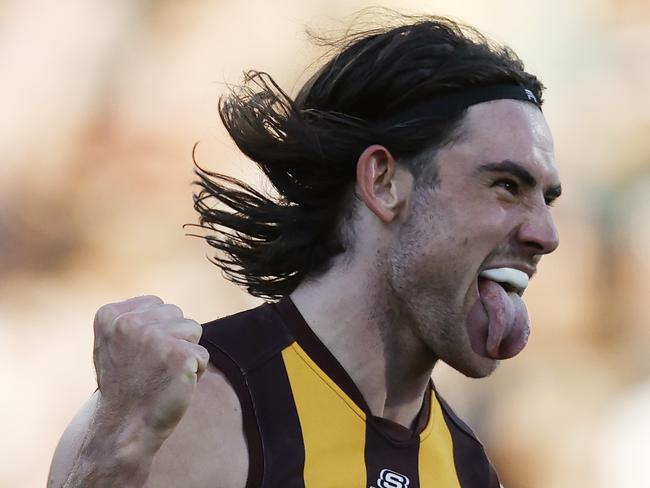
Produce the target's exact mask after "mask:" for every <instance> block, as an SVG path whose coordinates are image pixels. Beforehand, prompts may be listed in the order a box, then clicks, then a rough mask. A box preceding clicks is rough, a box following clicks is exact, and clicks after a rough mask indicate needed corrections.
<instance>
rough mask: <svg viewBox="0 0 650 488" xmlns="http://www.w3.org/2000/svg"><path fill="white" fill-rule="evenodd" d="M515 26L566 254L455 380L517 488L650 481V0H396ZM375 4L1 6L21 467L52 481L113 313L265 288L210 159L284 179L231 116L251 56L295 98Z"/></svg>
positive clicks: (25, 1)
mask: <svg viewBox="0 0 650 488" xmlns="http://www.w3.org/2000/svg"><path fill="white" fill-rule="evenodd" d="M375 4H378V5H383V6H387V7H392V8H395V9H398V10H400V9H403V10H406V11H408V12H419V13H435V14H447V15H452V16H454V17H456V18H460V19H463V20H464V21H467V22H469V23H471V24H474V25H476V26H477V27H479V28H480V29H482V30H483V31H484V32H485V33H486V34H488V35H489V36H491V37H493V38H495V39H496V40H498V41H501V42H506V43H508V44H510V45H511V46H512V47H513V48H514V49H515V50H516V51H517V52H518V54H519V55H520V56H521V57H522V58H523V59H524V61H525V62H526V65H527V68H528V69H529V70H530V71H532V72H533V73H536V74H538V76H539V77H540V78H541V79H542V81H543V82H544V83H545V85H546V86H547V88H548V89H547V92H546V103H545V106H544V111H545V114H546V116H547V118H548V120H549V123H550V125H551V128H552V129H553V131H554V135H555V138H556V141H555V142H556V154H557V160H558V165H559V168H560V171H561V174H562V179H563V186H564V196H563V197H562V198H561V199H560V201H558V203H557V205H556V207H555V209H554V213H555V217H556V219H557V223H558V226H559V230H560V236H561V245H560V249H559V250H558V251H557V252H556V253H555V254H554V255H552V256H549V257H547V258H545V259H544V260H543V261H542V264H541V265H540V273H539V276H537V277H536V278H535V279H534V280H533V282H532V284H531V287H530V288H529V291H527V303H528V306H529V309H530V311H531V316H532V319H533V329H534V330H533V336H532V339H531V341H530V344H529V346H528V348H527V350H526V351H525V352H524V353H523V354H522V355H521V356H519V357H517V358H515V359H513V360H510V361H506V362H504V364H503V365H502V366H501V367H500V369H499V371H498V372H497V373H496V374H495V375H494V376H493V377H491V378H489V379H486V380H480V381H476V380H468V379H466V378H463V377H461V376H459V375H458V374H456V373H454V372H452V371H450V370H448V369H446V368H445V367H444V366H441V367H440V368H438V369H437V371H436V373H435V375H436V380H437V382H438V384H439V387H440V389H441V390H442V391H443V393H444V394H445V395H446V396H447V397H448V399H449V400H450V403H452V405H453V406H454V407H455V408H456V410H457V411H458V412H459V413H460V414H461V416H462V417H464V418H466V419H467V420H468V423H470V425H472V427H474V428H475V430H476V431H477V432H478V433H479V435H480V437H481V438H482V440H483V442H484V444H486V446H487V449H488V452H489V453H490V454H491V457H492V458H493V461H494V463H495V464H496V466H497V467H498V469H499V471H500V473H501V476H502V478H503V482H504V485H505V486H506V487H508V488H518V487H520V488H543V487H544V488H546V487H554V488H565V487H566V488H569V487H571V488H575V487H592V486H593V487H597V488H599V487H605V486H608V487H609V486H616V487H630V488H632V487H634V488H639V487H650V466H649V465H648V463H647V457H648V456H647V448H646V447H645V443H646V442H647V438H648V436H649V435H650V418H649V417H650V416H649V415H648V412H650V353H649V351H650V304H649V300H650V280H648V279H647V276H648V275H649V274H650V252H648V249H650V137H648V134H650V90H648V87H650V63H648V62H647V60H648V57H649V56H650V5H648V4H647V3H646V2H643V1H642V0H599V1H596V2H594V1H591V0H590V1H587V0H565V1H562V0H549V1H547V2H539V3H537V4H536V6H535V8H534V9H532V8H530V5H529V4H527V3H525V2H517V1H515V0H494V1H491V2H477V1H469V0H463V1H459V0H445V1H435V2H434V1H424V0H420V1H416V0H410V1H406V0H403V1H397V0H396V1H393V2H389V1H377V2H375ZM368 5H370V4H369V3H367V2H362V1H345V2H344V1H342V0H335V1H325V0H318V1H313V2H299V1H298V0H281V1H278V2H262V1H261V0H251V1H248V2H234V1H229V0H227V1H223V2H209V1H207V0H193V1H185V2H181V1H179V0H130V1H128V2H127V1H114V2H105V1H100V0H83V1H82V0H63V1H61V2H45V1H37V0H20V1H19V0H9V1H5V2H1V3H0V72H1V73H2V76H1V77H0V106H2V109H1V110H0V113H1V114H2V115H1V116H0V124H1V126H2V127H1V130H0V384H1V385H2V390H1V391H2V393H1V395H2V397H1V399H0V432H2V438H3V441H2V442H1V443H0V486H12V487H13V486H16V487H18V486H21V487H27V488H32V487H37V486H43V485H44V483H45V479H46V476H47V470H48V466H49V460H50V458H51V455H52V452H53V450H54V447H55V445H56V442H57V440H58V437H59V436H60V434H61V432H62V431H63V429H64V428H65V425H66V424H67V422H68V421H69V420H70V418H71V417H72V416H73V415H74V413H75V411H76V410H77V409H78V408H79V406H80V405H81V404H82V403H83V401H84V400H85V399H86V398H87V397H88V396H89V395H90V394H91V393H92V391H93V389H94V388H95V384H94V377H93V368H92V319H93V315H94V311H95V310H96V309H97V308H98V307H99V306H101V305H102V304H103V303H106V302H110V301H118V300H122V299H125V298H127V297H130V296H133V295H142V294H155V295H158V296H160V297H161V298H163V299H164V300H165V301H167V302H172V303H176V304H178V305H179V306H180V307H181V308H182V309H183V310H184V311H185V313H186V315H188V316H190V317H192V318H194V319H195V320H198V321H208V320H211V319H214V318H216V317H217V316H222V315H225V314H228V313H231V312H234V311H237V310H240V309H243V308H245V307H248V306H250V305H253V304H255V303H256V300H254V299H252V298H251V297H249V296H247V295H246V294H245V293H244V292H243V291H242V290H239V289H237V288H236V287H234V286H233V285H231V284H228V283H227V282H226V281H225V280H224V279H223V278H222V276H221V275H220V273H219V271H218V269H217V268H215V267H214V266H213V265H211V264H210V263H209V262H208V260H207V259H206V255H210V253H211V249H210V248H208V247H207V246H206V245H205V244H204V243H203V242H201V241H200V240H199V239H196V238H192V237H188V236H185V235H184V234H185V232H186V231H185V230H183V228H182V224H185V223H193V222H196V217H195V215H194V212H193V210H192V198H191V194H192V190H193V189H192V186H191V182H192V180H193V174H192V160H191V152H192V147H193V145H194V143H195V142H197V141H198V142H199V144H198V147H197V153H196V155H197V159H198V161H199V162H200V163H201V165H202V166H204V167H206V168H208V169H212V170H218V171H222V172H226V173H228V174H231V175H233V176H235V177H238V178H244V179H246V180H247V181H249V182H251V183H252V184H253V185H256V186H260V187H263V186H264V182H263V180H262V177H261V176H260V175H259V174H258V173H256V172H255V170H254V168H252V167H251V165H250V164H248V163H247V162H246V159H245V158H244V157H243V156H242V155H240V154H238V153H237V151H236V150H235V148H234V147H233V144H232V143H231V142H230V141H229V140H228V138H227V137H226V135H225V131H224V130H223V128H222V127H221V126H220V123H219V119H218V113H217V109H216V106H217V99H218V96H219V94H220V93H221V92H222V91H223V90H224V87H225V85H226V84H227V83H236V82H238V81H239V80H240V78H241V71H243V70H244V69H249V68H255V69H258V70H265V71H268V72H270V73H271V74H272V75H273V76H274V77H275V79H276V80H277V81H278V82H279V83H280V85H281V86H282V87H283V88H285V89H286V90H287V91H288V92H289V93H295V92H296V91H297V88H298V87H299V85H300V82H301V81H304V80H305V79H306V77H307V76H308V74H309V73H310V72H311V71H313V69H314V68H315V66H317V65H318V62H317V61H316V64H315V65H314V64H312V63H313V62H314V61H315V60H317V59H318V56H319V55H320V54H322V52H321V51H319V49H318V48H317V47H316V46H313V45H310V44H309V42H308V39H307V36H306V35H305V33H304V27H305V26H306V25H308V26H311V27H314V28H316V29H320V30H321V31H324V32H326V33H330V34H333V35H335V33H336V32H337V30H338V31H343V30H344V29H345V28H346V27H347V26H348V23H349V21H350V19H352V18H353V17H352V14H353V13H354V12H355V11H357V10H359V9H361V8H363V7H367V6H368Z"/></svg>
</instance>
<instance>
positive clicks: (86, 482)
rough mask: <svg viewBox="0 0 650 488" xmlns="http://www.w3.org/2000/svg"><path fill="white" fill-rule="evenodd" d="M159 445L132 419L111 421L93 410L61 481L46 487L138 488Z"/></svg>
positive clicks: (149, 433)
mask: <svg viewBox="0 0 650 488" xmlns="http://www.w3.org/2000/svg"><path fill="white" fill-rule="evenodd" d="M161 445H162V440H161V439H160V438H159V437H158V436H156V435H154V434H153V433H152V432H151V431H150V430H149V429H147V428H145V427H144V426H143V424H142V423H139V422H137V421H135V419H132V418H129V419H123V420H121V421H119V422H115V420H110V417H108V416H107V415H105V414H104V415H102V413H101V410H100V409H97V410H96V411H95V414H94V415H93V419H92V422H91V424H90V426H89V428H88V430H87V431H86V435H85V437H84V439H83V442H82V443H81V445H80V447H79V450H78V452H77V453H76V455H75V458H74V462H73V463H72V466H71V469H70V470H69V474H68V475H67V477H66V478H65V481H62V480H61V479H60V480H59V481H58V482H57V481H55V480H54V479H51V480H50V484H49V487H50V488H59V487H60V488H81V487H84V488H85V487H93V488H117V487H120V488H121V487H124V488H140V487H142V486H144V485H145V483H146V481H147V479H148V477H149V472H150V470H151V465H152V462H153V458H154V456H155V454H156V452H157V451H158V449H159V448H160V446H161ZM57 483H58V484H57Z"/></svg>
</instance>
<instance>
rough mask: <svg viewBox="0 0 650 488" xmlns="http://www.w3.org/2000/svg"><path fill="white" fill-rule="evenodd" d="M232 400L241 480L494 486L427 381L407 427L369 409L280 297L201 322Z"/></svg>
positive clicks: (470, 438)
mask: <svg viewBox="0 0 650 488" xmlns="http://www.w3.org/2000/svg"><path fill="white" fill-rule="evenodd" d="M200 344H201V345H203V346H204V347H205V348H206V349H207V350H208V351H209V353H210V361H211V362H212V363H213V364H214V365H215V367H216V368H217V369H219V370H220V371H222V372H223V374H224V375H225V376H226V378H228V380H229V381H230V383H231V384H232V386H233V388H234V389H235V391H236V392H237V395H238V398H239V400H240V403H241V406H242V413H243V421H244V433H245V435H246V441H247V445H248V452H249V457H250V463H249V472H248V481H247V484H246V487H247V488H277V487H283V488H499V486H500V485H499V481H498V478H497V475H496V473H495V470H494V469H493V467H492V465H491V464H490V462H489V460H488V458H487V456H486V454H485V451H484V449H483V446H482V445H481V444H480V442H479V441H478V440H477V438H476V437H475V436H474V434H473V433H472V431H471V430H470V429H469V427H467V426H466V425H465V424H464V423H463V422H462V421H461V420H460V419H458V417H457V416H456V415H455V414H454V413H453V412H452V410H451V409H450V408H449V406H448V405H447V404H446V403H445V401H444V400H443V399H442V398H441V397H440V396H439V395H438V393H437V392H436V391H435V389H434V388H433V384H432V383H431V384H430V387H429V388H428V389H427V394H426V395H425V398H424V402H423V406H422V409H421V410H420V413H419V414H418V416H417V418H416V420H415V422H414V427H413V429H407V428H405V427H403V426H401V425H398V424H397V423H394V422H391V421H389V420H386V419H382V418H379V417H375V416H373V415H372V413H371V412H370V409H369V408H368V406H367V404H366V402H365V400H364V398H363V396H362V395H361V393H360V392H359V390H358V389H357V387H356V385H355V384H354V382H353V381H352V379H351V378H350V376H349V375H348V374H347V372H346V371H345V370H344V369H343V367H342V366H341V365H340V363H339V362H338V361H337V360H336V359H335V358H334V356H333V355H332V354H331V353H330V352H329V350H328V349H327V348H326V347H325V345H324V344H323V343H322V342H321V341H320V340H319V339H318V337H317V336H316V334H315V333H314V332H313V331H312V330H311V329H310V328H309V326H308V325H307V323H306V322H305V320H304V319H303V317H302V316H301V315H300V312H299V311H298V309H297V308H296V307H295V305H294V304H293V302H292V301H291V300H290V299H289V298H285V299H283V300H281V301H280V302H279V303H275V304H264V305H261V306H259V307H257V308H254V309H252V310H247V311H244V312H241V313H238V314H236V315H232V316H230V317H225V318H222V319H218V320H215V321H212V322H209V323H207V324H204V325H203V336H202V338H201V341H200Z"/></svg>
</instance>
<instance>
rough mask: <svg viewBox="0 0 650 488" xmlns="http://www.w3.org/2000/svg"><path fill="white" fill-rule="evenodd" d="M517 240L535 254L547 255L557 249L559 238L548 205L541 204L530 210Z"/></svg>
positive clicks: (520, 228)
mask: <svg viewBox="0 0 650 488" xmlns="http://www.w3.org/2000/svg"><path fill="white" fill-rule="evenodd" d="M518 238H519V241H520V242H521V243H522V244H523V245H525V246H526V247H529V248H531V249H533V250H534V251H535V253H536V254H549V253H552V252H553V251H555V250H556V249H557V247H558V246H559V245H560V237H559V235H558V232H557V227H556V226H555V221H554V220H553V216H552V215H551V212H550V209H549V207H548V205H546V204H543V203H542V204H540V205H537V206H535V208H533V209H531V211H530V213H529V214H528V215H527V218H526V220H525V221H524V222H523V223H522V224H521V226H520V227H519V232H518Z"/></svg>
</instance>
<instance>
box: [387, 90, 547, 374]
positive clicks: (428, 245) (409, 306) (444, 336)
mask: <svg viewBox="0 0 650 488" xmlns="http://www.w3.org/2000/svg"><path fill="white" fill-rule="evenodd" d="M463 132H464V135H463V136H462V137H461V138H460V140H459V141H458V142H456V143H454V144H453V145H451V146H449V147H447V148H445V149H443V150H441V151H440V152H438V154H437V156H436V164H437V168H438V183H437V185H436V186H435V187H433V188H431V187H424V185H421V187H419V188H416V189H415V190H414V193H413V195H412V200H411V202H410V207H409V210H408V215H407V217H406V219H405V220H404V223H403V224H402V225H401V228H400V229H399V234H398V237H397V239H396V244H395V246H394V247H393V249H391V251H390V253H389V266H388V273H389V276H388V283H389V285H390V288H391V290H392V291H391V294H392V296H393V297H394V298H395V299H396V300H397V304H396V305H397V306H398V309H399V310H400V312H401V313H402V314H403V317H404V318H405V319H406V323H407V324H409V327H411V328H412V332H413V333H414V334H415V335H416V336H417V337H418V338H419V339H420V340H421V341H422V343H423V344H424V345H425V346H426V347H427V348H428V349H429V350H430V351H431V352H432V353H433V354H434V355H435V356H436V357H437V358H438V359H442V360H443V361H445V362H446V363H447V364H449V365H450V366H452V367H454V368H455V369H457V370H458V371H460V372H462V373H464V374H466V375H468V376H472V377H482V376H486V375H488V374H490V373H491V372H492V371H493V370H494V369H495V368H496V365H497V363H498V360H499V359H502V358H505V357H509V356H512V355H514V354H516V353H518V352H519V350H520V349H521V348H523V346H524V345H525V343H526V340H527V337H528V331H529V328H528V327H529V325H528V315H527V312H526V310H525V306H524V305H523V302H522V301H521V298H520V295H521V292H522V291H521V290H520V289H519V290H515V289H513V288H511V287H510V286H509V285H508V284H507V283H501V284H498V283H497V282H495V281H492V280H487V279H484V278H480V277H479V274H480V273H481V272H482V271H484V270H486V269H491V268H510V269H515V270H520V271H523V272H524V273H526V274H527V275H529V276H532V274H533V273H534V272H535V268H536V265H537V263H538V262H539V259H540V258H541V256H542V255H544V254H547V253H550V252H552V251H554V250H555V249H556V248H557V246H558V235H557V230H556V228H555V225H554V222H553V218H552V217H551V212H550V208H549V204H550V203H551V201H552V200H553V199H554V198H555V197H556V196H558V195H559V177H558V173H557V170H556V168H555V163H554V156H553V140H552V137H551V134H550V131H549V128H548V126H547V124H546V121H545V119H544V117H543V115H542V113H541V112H540V111H539V110H538V109H537V108H536V107H535V106H533V105H532V104H530V103H526V102H520V101H514V100H497V101H492V102H487V103H482V104H478V105H475V106H473V107H470V109H469V110H468V114H467V116H466V119H465V123H464V131H463ZM515 274H516V272H515ZM520 276H521V273H520Z"/></svg>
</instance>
